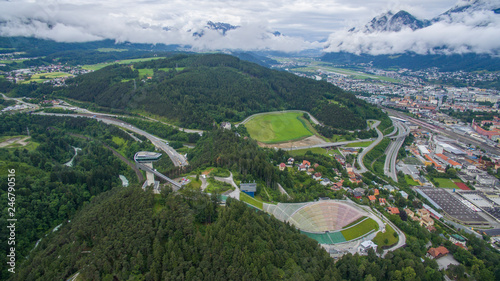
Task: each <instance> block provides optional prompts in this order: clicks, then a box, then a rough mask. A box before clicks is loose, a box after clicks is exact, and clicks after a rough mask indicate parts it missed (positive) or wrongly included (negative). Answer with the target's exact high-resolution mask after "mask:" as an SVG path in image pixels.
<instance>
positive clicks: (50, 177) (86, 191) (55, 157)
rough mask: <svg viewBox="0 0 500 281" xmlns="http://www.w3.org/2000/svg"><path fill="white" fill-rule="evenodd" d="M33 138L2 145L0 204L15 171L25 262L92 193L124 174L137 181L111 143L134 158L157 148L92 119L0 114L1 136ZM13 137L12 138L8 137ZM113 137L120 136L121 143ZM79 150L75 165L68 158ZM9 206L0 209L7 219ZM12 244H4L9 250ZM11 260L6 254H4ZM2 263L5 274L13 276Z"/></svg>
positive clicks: (0, 233) (1, 235) (19, 245)
mask: <svg viewBox="0 0 500 281" xmlns="http://www.w3.org/2000/svg"><path fill="white" fill-rule="evenodd" d="M28 129H29V132H30V138H28V139H27V140H26V142H28V144H27V145H26V146H21V145H17V146H11V147H6V148H0V166H1V167H2V169H1V170H0V179H1V181H0V186H1V189H0V204H2V206H7V202H8V201H7V200H8V198H7V183H8V182H7V169H15V171H16V187H17V189H16V190H15V191H14V194H15V195H16V201H15V208H16V210H17V212H16V218H17V219H18V221H17V225H16V234H17V236H16V249H17V251H18V252H17V258H18V261H22V260H23V259H24V257H26V256H27V255H28V253H29V251H30V250H31V249H32V248H33V247H34V245H35V242H36V241H37V240H38V239H40V238H42V237H44V235H45V234H46V233H47V232H48V231H50V229H52V228H54V227H55V226H56V225H58V224H60V223H63V222H66V221H67V220H68V219H71V218H72V216H73V215H74V214H75V212H76V211H77V210H78V209H79V208H81V207H82V206H83V205H84V204H85V202H88V201H89V200H90V199H91V198H92V197H93V196H95V195H97V194H99V193H101V192H103V191H106V190H110V189H111V188H113V187H117V186H121V185H122V183H121V181H120V180H119V178H118V175H119V174H122V175H124V176H126V178H127V179H128V180H129V182H130V183H137V182H138V179H137V175H136V173H134V171H133V170H132V169H131V168H130V167H129V166H127V165H126V164H124V163H123V161H120V159H118V158H117V157H115V156H114V155H113V152H112V151H111V150H110V149H108V148H107V147H109V148H111V149H114V150H115V151H118V152H120V153H122V154H123V155H124V156H125V157H126V158H128V159H132V157H133V153H135V152H137V151H140V150H152V149H154V148H153V147H152V145H151V144H148V143H146V142H143V143H139V142H135V141H134V140H133V139H132V138H131V137H130V136H129V135H128V134H126V133H125V132H124V131H122V130H120V129H118V128H116V127H114V126H108V125H106V124H103V123H101V122H97V121H95V120H92V119H88V118H61V117H52V116H34V115H28V114H16V115H1V116H0V137H1V138H2V139H3V140H7V139H9V138H13V137H22V138H24V137H27V135H26V134H27V130H28ZM9 136H11V137H9ZM113 140H115V141H117V140H121V141H120V142H119V143H120V145H118V144H117V143H116V142H114V141H113ZM73 147H78V148H80V149H81V150H79V151H78V155H77V156H76V157H75V159H74V160H73V166H72V167H68V166H66V165H64V163H66V162H68V161H69V160H70V159H71V158H72V157H73V156H74V154H75V150H74V149H73ZM7 214H8V213H7V211H5V212H2V213H1V215H0V216H1V219H2V221H5V219H6V216H7ZM7 235H8V229H7V228H5V227H2V228H1V230H0V240H1V241H7V238H6V237H7ZM6 247H8V245H7V243H1V244H0V251H1V252H3V253H5V252H6ZM0 262H1V263H2V264H4V265H5V264H6V255H2V256H1V257H0ZM6 270H7V268H6V267H5V266H3V267H2V272H1V278H0V279H2V280H5V279H6V277H7V276H9V275H8V274H10V273H8V272H6Z"/></svg>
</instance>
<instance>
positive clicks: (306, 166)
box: [278, 157, 344, 188]
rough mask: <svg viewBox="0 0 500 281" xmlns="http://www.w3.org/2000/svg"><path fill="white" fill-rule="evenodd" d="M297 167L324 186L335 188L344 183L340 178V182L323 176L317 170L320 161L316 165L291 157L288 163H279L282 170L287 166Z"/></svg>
mask: <svg viewBox="0 0 500 281" xmlns="http://www.w3.org/2000/svg"><path fill="white" fill-rule="evenodd" d="M294 164H295V166H296V167H297V170H298V171H300V172H306V173H307V174H308V175H310V176H312V178H313V179H314V180H316V181H319V183H320V184H321V185H323V186H333V187H334V188H341V187H342V183H343V182H344V181H343V180H340V181H338V182H333V181H332V180H330V179H329V178H327V177H323V175H322V174H321V173H320V172H316V171H315V168H317V167H318V166H319V164H318V163H315V164H314V165H311V162H309V161H307V160H303V161H302V163H295V159H294V158H292V157H290V158H288V160H287V163H286V164H285V163H281V164H279V165H278V167H279V169H280V171H284V170H285V169H286V168H287V167H288V168H293V166H294Z"/></svg>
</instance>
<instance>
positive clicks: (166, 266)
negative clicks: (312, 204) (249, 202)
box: [12, 187, 335, 280]
mask: <svg viewBox="0 0 500 281" xmlns="http://www.w3.org/2000/svg"><path fill="white" fill-rule="evenodd" d="M216 204H217V200H216V199H214V198H209V197H208V196H206V195H202V194H201V193H197V192H194V193H191V194H188V195H174V194H168V195H165V194H164V196H163V197H153V195H152V193H151V192H144V191H142V190H141V189H140V188H138V187H135V188H134V187H132V188H124V189H115V190H113V191H112V192H108V193H107V194H104V195H102V196H99V197H97V198H95V200H93V202H92V203H91V204H89V205H88V206H87V207H86V208H85V209H84V210H83V211H82V212H80V213H79V214H78V215H77V216H76V217H75V219H73V220H72V221H71V222H70V223H68V224H67V225H66V226H65V227H63V228H62V230H61V231H60V233H57V234H56V235H51V236H52V237H50V239H44V241H42V243H40V245H39V247H38V249H37V250H36V251H35V252H34V253H33V257H31V258H30V260H28V262H27V263H26V264H25V265H24V266H23V267H22V269H21V272H19V273H18V274H16V275H14V276H13V278H12V280H36V279H37V278H40V280H63V279H67V278H68V277H70V276H71V275H73V274H75V273H77V272H79V273H80V276H81V277H82V278H83V280H276V279H288V280H333V278H335V270H334V264H333V262H332V260H331V259H330V258H329V256H328V254H327V253H326V252H325V251H323V250H322V249H321V248H320V247H319V246H318V245H317V243H316V242H315V241H314V240H311V239H309V238H307V237H306V236H304V235H301V234H300V233H299V232H298V231H297V230H295V229H294V228H293V227H292V226H289V225H286V224H283V223H281V222H279V221H277V220H275V219H272V218H270V217H269V216H268V215H267V214H265V213H261V212H256V211H255V210H252V209H251V208H249V207H247V206H245V204H244V203H240V202H238V201H230V202H228V204H227V206H226V207H225V208H219V207H217V206H216ZM210 213H212V214H214V215H215V218H216V220H215V219H214V220H215V221H213V222H212V223H207V215H206V214H210Z"/></svg>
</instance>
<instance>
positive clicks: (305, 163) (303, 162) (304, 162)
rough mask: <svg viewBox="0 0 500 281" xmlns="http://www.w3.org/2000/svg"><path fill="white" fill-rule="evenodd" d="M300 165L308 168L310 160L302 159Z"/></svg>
mask: <svg viewBox="0 0 500 281" xmlns="http://www.w3.org/2000/svg"><path fill="white" fill-rule="evenodd" d="M302 165H305V166H306V168H309V167H310V166H311V162H309V161H307V160H304V161H302Z"/></svg>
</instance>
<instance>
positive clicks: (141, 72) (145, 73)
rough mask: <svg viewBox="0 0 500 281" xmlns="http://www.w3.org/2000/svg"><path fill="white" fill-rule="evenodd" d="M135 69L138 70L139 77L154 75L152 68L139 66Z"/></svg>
mask: <svg viewBox="0 0 500 281" xmlns="http://www.w3.org/2000/svg"><path fill="white" fill-rule="evenodd" d="M137 70H139V78H144V77H153V75H154V70H153V69H149V68H141V69H137Z"/></svg>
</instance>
